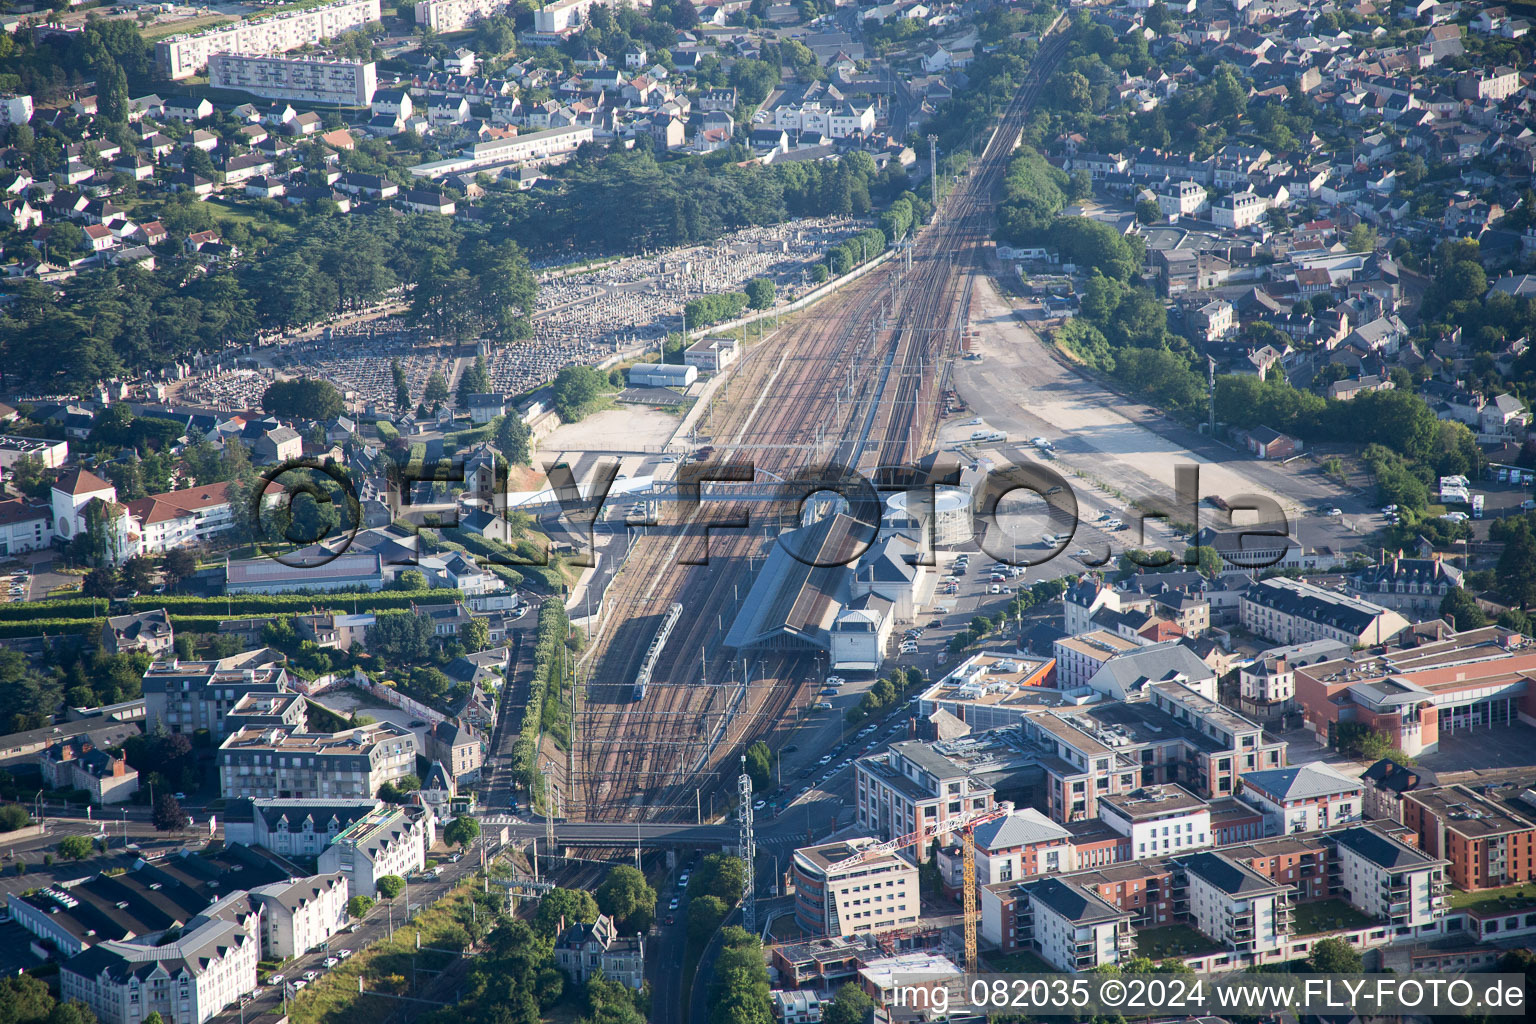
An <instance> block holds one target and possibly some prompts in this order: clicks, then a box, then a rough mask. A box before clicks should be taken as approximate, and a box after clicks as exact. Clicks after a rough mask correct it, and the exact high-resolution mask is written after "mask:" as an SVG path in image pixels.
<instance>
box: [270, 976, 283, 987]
mask: <svg viewBox="0 0 1536 1024" xmlns="http://www.w3.org/2000/svg"><path fill="white" fill-rule="evenodd" d="M282 983H283V976H282V975H281V974H274V975H272V977H270V978H268V979H267V984H268V985H281V984H282Z"/></svg>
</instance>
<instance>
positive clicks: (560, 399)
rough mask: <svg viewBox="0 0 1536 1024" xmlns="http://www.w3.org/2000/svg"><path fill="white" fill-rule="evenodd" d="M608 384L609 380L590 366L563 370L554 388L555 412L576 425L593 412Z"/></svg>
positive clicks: (558, 374) (568, 367) (557, 377)
mask: <svg viewBox="0 0 1536 1024" xmlns="http://www.w3.org/2000/svg"><path fill="white" fill-rule="evenodd" d="M607 384H608V378H607V377H605V376H603V374H602V373H601V372H599V371H598V370H595V369H593V368H592V367H590V366H567V367H564V368H562V369H561V370H560V372H559V373H557V374H556V375H555V381H554V384H553V387H552V390H553V391H554V397H555V411H556V412H557V413H559V414H560V418H561V419H562V420H564V421H565V422H567V423H575V422H576V421H577V420H580V419H581V418H582V417H584V416H586V415H587V414H588V413H589V412H591V411H592V408H593V406H595V405H596V404H597V401H598V399H600V398H601V397H602V395H603V393H604V391H605V389H606V387H607Z"/></svg>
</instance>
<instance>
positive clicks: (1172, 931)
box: [1136, 924, 1217, 960]
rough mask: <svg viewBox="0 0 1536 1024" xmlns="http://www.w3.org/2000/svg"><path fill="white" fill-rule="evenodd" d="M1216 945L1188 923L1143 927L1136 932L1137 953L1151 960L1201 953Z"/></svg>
mask: <svg viewBox="0 0 1536 1024" xmlns="http://www.w3.org/2000/svg"><path fill="white" fill-rule="evenodd" d="M1216 945H1217V944H1216V943H1215V942H1213V941H1212V940H1210V939H1208V938H1206V937H1205V936H1204V935H1202V934H1201V933H1200V932H1198V931H1196V930H1195V929H1193V928H1191V927H1189V925H1187V924H1170V925H1164V926H1163V927H1161V928H1143V929H1141V930H1139V931H1138V932H1137V933H1136V955H1137V956H1144V957H1146V958H1148V959H1149V960H1166V959H1168V958H1169V957H1171V956H1182V955H1184V954H1187V953H1200V952H1204V951H1205V950H1208V949H1214V948H1216Z"/></svg>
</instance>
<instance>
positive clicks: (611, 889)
mask: <svg viewBox="0 0 1536 1024" xmlns="http://www.w3.org/2000/svg"><path fill="white" fill-rule="evenodd" d="M596 896H597V906H598V909H599V910H601V911H602V912H603V913H605V914H607V915H609V916H610V917H612V918H613V919H614V921H616V922H620V923H621V924H622V926H623V927H624V928H625V929H626V930H629V931H635V932H642V933H643V932H645V931H646V930H647V929H649V928H650V926H651V919H652V918H653V917H654V916H655V914H656V890H655V889H652V888H651V886H650V883H648V882H647V881H646V880H645V875H643V874H641V873H640V871H639V869H637V868H632V867H630V866H629V865H627V864H619V865H616V866H615V867H613V868H610V869H609V871H608V875H607V877H605V878H604V879H603V883H602V884H601V885H599V886H598V887H597V893H596Z"/></svg>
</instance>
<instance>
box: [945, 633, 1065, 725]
mask: <svg viewBox="0 0 1536 1024" xmlns="http://www.w3.org/2000/svg"><path fill="white" fill-rule="evenodd" d="M1055 669H1056V663H1055V661H1054V660H1053V659H1051V658H1030V657H1025V656H1024V655H1021V654H1018V653H1017V652H1012V651H981V652H979V653H977V654H973V655H971V656H970V657H969V658H966V659H965V660H964V661H962V662H961V663H960V664H958V665H956V666H955V667H954V668H953V669H952V670H950V673H949V674H948V675H947V676H945V677H944V678H943V679H940V680H939V681H938V682H936V683H934V684H933V685H932V686H930V687H929V688H928V689H926V690H924V691H923V693H922V694H921V696H920V697H919V698H918V709H919V710H918V715H919V717H921V718H924V719H927V718H930V717H932V716H933V715H934V714H935V713H936V712H938V711H946V712H948V713H949V714H951V715H954V716H955V717H956V718H958V719H960V720H961V721H963V722H965V723H966V724H967V725H969V726H970V727H971V731H972V732H983V731H985V730H988V729H1002V728H1006V727H1007V726H1010V725H1017V724H1019V722H1020V721H1022V720H1023V718H1024V716H1025V715H1027V714H1029V713H1030V712H1032V711H1038V710H1040V709H1041V708H1046V707H1061V706H1063V705H1065V704H1066V703H1068V702H1067V700H1066V699H1065V698H1064V697H1063V696H1062V694H1061V691H1060V690H1057V689H1055V688H1054V687H1052V686H1051V681H1052V679H1053V678H1054V673H1055Z"/></svg>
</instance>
